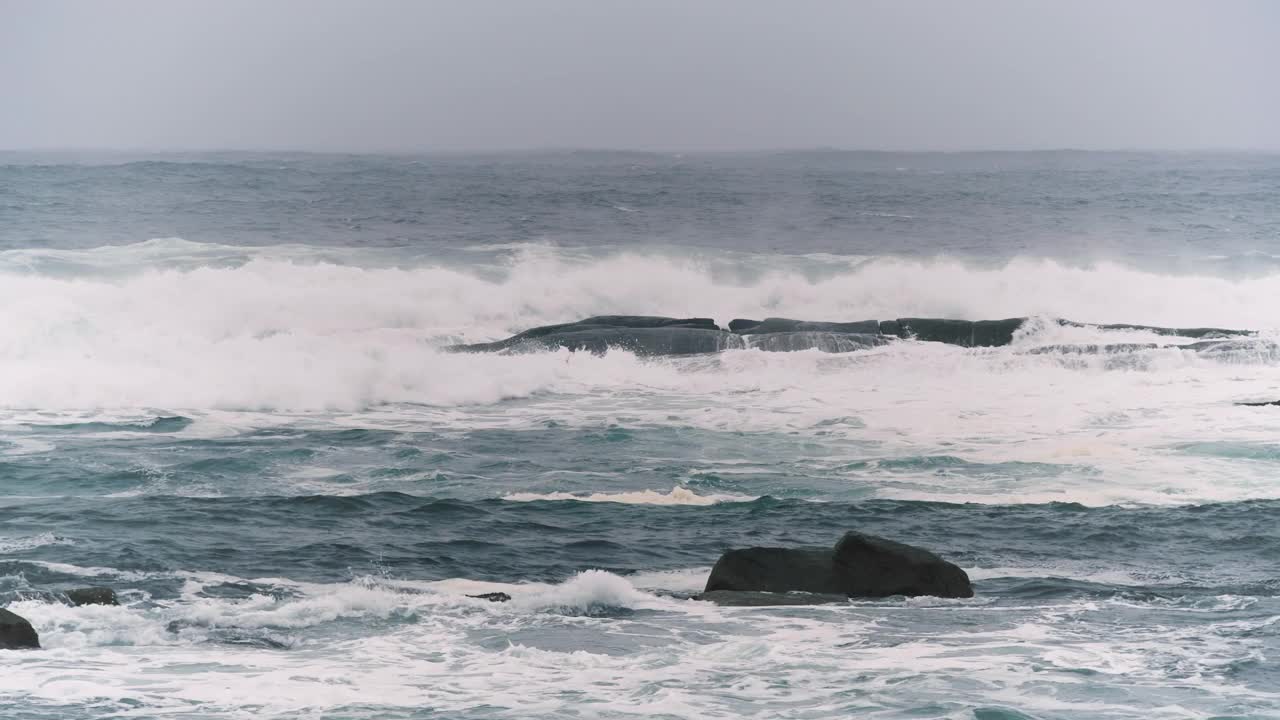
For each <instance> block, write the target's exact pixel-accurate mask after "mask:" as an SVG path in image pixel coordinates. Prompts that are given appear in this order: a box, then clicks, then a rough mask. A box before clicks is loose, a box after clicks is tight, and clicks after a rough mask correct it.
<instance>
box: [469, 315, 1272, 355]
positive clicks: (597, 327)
mask: <svg viewBox="0 0 1280 720" xmlns="http://www.w3.org/2000/svg"><path fill="white" fill-rule="evenodd" d="M1024 322H1026V318H1008V319H1005V320H954V319H949V318H898V319H897V320H880V321H876V320H857V321H852V322H815V321H809V320H792V319H790V318H765V319H764V320H748V319H742V318H738V319H735V320H733V321H732V322H730V323H729V330H728V331H725V330H722V329H720V328H719V327H717V326H716V324H715V321H713V320H712V319H710V318H668V317H654V316H648V315H600V316H596V317H590V318H587V319H585V320H579V321H578V322H572V323H561V324H558V325H544V326H541V327H535V328H530V329H528V330H525V331H524V332H521V333H519V334H517V335H513V336H511V337H509V338H507V339H505V340H498V341H496V342H489V343H477V344H474V345H455V346H452V347H449V348H446V350H448V351H451V352H502V351H521V350H547V349H555V348H565V349H568V350H574V351H578V350H584V351H587V352H591V353H596V354H601V353H605V352H608V351H609V350H610V349H613V348H617V349H620V350H627V351H630V352H634V353H637V354H639V355H694V354H703V353H714V352H720V351H722V350H734V349H741V348H755V349H759V350H766V351H772V352H785V351H792V350H808V349H813V348H816V349H819V350H824V351H826V352H850V351H854V350H862V349H865V348H868V347H875V346H877V345H881V344H884V343H886V342H888V341H889V339H891V338H897V339H912V340H919V341H923V342H940V343H946V344H948V345H958V346H960V347H1002V346H1005V345H1009V344H1010V343H1012V342H1013V336H1014V334H1015V333H1016V332H1017V331H1018V329H1019V328H1021V327H1022V325H1023V323H1024ZM1057 322H1058V323H1059V324H1061V325H1065V326H1069V327H1096V328H1101V329H1103V330H1147V331H1150V332H1154V333H1157V334H1160V335H1171V336H1175V335H1176V336H1181V337H1192V338H1202V339H1204V341H1205V342H1202V343H1197V344H1193V345H1191V346H1183V347H1185V348H1186V349H1189V350H1195V351H1197V352H1199V351H1207V352H1218V351H1222V352H1226V351H1229V350H1231V349H1232V348H1230V347H1227V346H1224V345H1222V344H1221V343H1224V342H1229V339H1230V338H1233V337H1237V336H1242V335H1251V334H1253V333H1252V332H1251V331H1247V330H1226V329H1222V328H1161V327H1155V326H1150V325H1127V324H1111V325H1090V324H1087V323H1079V322H1074V321H1071V320H1058V321H1057ZM1215 339H1216V340H1215ZM1224 339H1226V340H1224ZM1215 343H1216V344H1215ZM1117 347H1119V346H1117Z"/></svg>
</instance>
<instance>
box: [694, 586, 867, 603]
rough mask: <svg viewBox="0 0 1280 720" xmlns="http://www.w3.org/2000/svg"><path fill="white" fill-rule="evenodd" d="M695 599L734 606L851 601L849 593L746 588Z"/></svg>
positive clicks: (716, 592) (708, 593) (717, 592)
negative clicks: (785, 591) (753, 589)
mask: <svg viewBox="0 0 1280 720" xmlns="http://www.w3.org/2000/svg"><path fill="white" fill-rule="evenodd" d="M693 599H694V600H704V601H706V602H713V603H715V604H716V605H727V606H732V607H771V606H775V605H830V604H831V603H844V602H849V597H848V596H847V595H841V594H839V593H828V594H819V593H805V592H788V593H775V592H751V591H746V590H712V591H711V592H704V593H702V594H701V595H695V596H693Z"/></svg>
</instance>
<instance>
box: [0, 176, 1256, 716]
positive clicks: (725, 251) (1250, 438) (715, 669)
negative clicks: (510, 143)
mask: <svg viewBox="0 0 1280 720" xmlns="http://www.w3.org/2000/svg"><path fill="white" fill-rule="evenodd" d="M1278 312H1280V155H1265V154H1245V153H1229V154H1228V153H1223V154H1214V153H1181V154H1172V153H1164V154H1162V153H1095V152H1066V151H1063V152H1019V153H956V154H939V153H862V152H837V151H812V152H790V153H751V154H706V155H703V154H689V155H679V154H657V153H631V152H558V151H557V152H536V153H534V152H531V153H507V154H485V155H465V154H456V155H422V156H408V155H406V156H359V155H324V154H270V153H260V154H248V153H205V154H159V155H154V154H153V155H141V154H125V153H97V154H84V153H81V154H71V153H12V152H11V153H0V605H7V607H8V608H9V609H10V610H12V611H14V612H17V613H18V614H20V615H22V616H23V617H25V618H27V619H28V620H30V621H31V623H32V625H33V626H35V628H36V629H37V630H38V632H39V633H40V638H41V642H42V644H43V646H44V647H43V649H41V650H25V651H20V650H0V669H2V671H0V717H3V718H4V719H5V720H55V719H56V720H81V719H82V720H90V719H93V720H97V719H99V718H136V719H159V718H166V719H168V718H219V719H223V718H225V719H231V718H236V719H240V718H244V719H249V718H252V719H254V720H257V719H259V718H308V719H321V718H324V719H333V720H337V719H347V718H360V719H363V718H403V719H409V718H414V719H432V720H436V719H444V718H448V719H449V720H454V719H458V720H464V719H467V720H470V719H475V718H522V719H524V718H529V719H532V718H540V719H550V718H557V719H559V718H584V719H585V718H601V719H615V718H617V719H621V718H637V717H645V718H668V719H675V718H681V719H684V718H689V719H694V718H696V719H698V720H702V719H705V718H762V719H763V718H769V719H773V718H780V719H794V720H801V719H803V720H817V719H820V718H846V717H867V718H895V719H896V718H955V719H961V718H963V719H974V720H1022V719H1026V718H1035V719H1037V720H1050V719H1067V718H1072V719H1076V718H1078V719H1085V718H1087V719H1090V720H1094V719H1099V718H1218V719H1225V718H1266V717H1273V718H1274V717H1280V671H1278V670H1277V669H1276V661H1277V659H1278V658H1280V576H1278V574H1277V567H1280V530H1277V519H1280V477H1278V475H1280V407H1267V406H1263V407H1250V406H1242V405H1238V404H1237V403H1241V402H1260V401H1269V400H1277V399H1280V345H1277V342H1278V341H1280V334H1278V332H1280V315H1278ZM601 314H650V315H668V316H674V317H709V318H713V319H715V320H716V321H717V322H718V323H720V324H721V325H724V324H726V323H728V322H729V321H730V320H732V319H734V318H754V319H762V318H764V317H790V318H798V319H803V320H820V321H851V320H863V319H868V318H872V319H875V318H879V319H889V318H898V317H942V318H958V319H967V320H988V319H999V318H1007V317H1029V318H1032V320H1031V321H1029V322H1028V323H1026V324H1025V325H1024V327H1023V328H1022V329H1020V330H1019V331H1018V333H1017V335H1016V337H1015V338H1014V342H1013V343H1012V344H1010V345H1008V346H1004V347H977V348H969V347H956V346H952V345H945V344H941V343H931V342H920V341H913V340H903V341H900V342H893V343H891V344H888V345H885V346H883V347H876V348H872V349H866V350H861V351H857V352H849V353H825V352H820V351H818V350H804V351H799V352H762V351H760V350H758V349H746V350H729V351H726V352H723V353H718V354H710V355H690V356H684V357H643V356H637V355H635V354H632V353H629V352H626V351H625V350H621V349H614V350H610V351H609V352H607V353H605V354H603V355H594V354H591V353H587V352H579V353H574V352H569V351H567V350H549V351H544V352H532V353H511V354H501V353H486V354H458V353H447V352H443V351H442V348H444V347H445V346H447V345H451V344H455V343H476V342H484V341H491V340H497V339H501V338H504V337H507V336H509V335H511V334H513V333H516V332H519V331H521V330H524V329H527V328H530V327H534V326H538V325H546V324H551V323H561V322H571V321H575V320H579V319H581V318H585V317H588V316H592V315H601ZM1058 318H1067V319H1070V320H1074V321H1078V322H1080V323H1085V325H1082V326H1063V325H1060V324H1058V323H1056V322H1054V320H1056V319H1058ZM1095 323H1136V324H1146V325H1161V326H1169V327H1183V328H1188V327H1202V326H1208V327H1223V328H1238V329H1247V330H1254V331H1257V334H1256V335H1253V336H1250V337H1249V338H1248V339H1247V340H1246V341H1244V342H1241V343H1236V344H1234V345H1232V346H1231V347H1230V348H1228V349H1224V350H1221V351H1217V352H1201V351H1196V350H1192V349H1188V348H1181V347H1178V345H1179V344H1187V343H1190V342H1191V341H1192V339H1191V338H1176V337H1175V338H1170V337H1167V336H1157V335H1155V334H1154V333H1152V332H1151V331H1149V330H1144V329H1104V328H1099V327H1097V326H1096V325H1091V324H1095ZM847 530H859V531H864V532H869V533H874V534H877V535H881V536H884V537H887V538H891V539H894V540H898V541H901V542H907V543H911V544H913V545H918V546H921V547H925V548H928V549H930V550H932V551H934V552H936V553H938V554H939V555H941V556H942V557H944V558H946V559H948V560H950V561H952V562H955V563H956V564H958V565H960V566H961V567H962V568H964V569H965V570H966V572H967V573H968V574H969V576H970V578H971V579H972V580H973V582H974V590H975V593H976V594H975V597H973V598H972V599H966V600H944V599H937V598H925V597H922V598H911V599H905V598H887V599H876V600H857V599H855V600H851V601H849V602H848V603H840V604H830V605H816V606H783V607H724V606H717V605H713V604H710V603H706V602H701V601H698V600H694V599H691V598H692V596H693V595H695V594H697V593H698V592H699V591H700V590H701V589H702V587H703V585H704V584H705V582H706V578H707V575H708V573H709V571H710V568H711V566H712V565H713V564H714V563H715V561H716V559H717V558H718V557H719V555H720V553H722V552H723V551H725V550H727V549H730V548H735V547H747V546H753V545H766V546H768V545H777V546H807V545H827V546H829V545H830V544H832V543H834V542H835V540H836V539H837V538H838V537H839V536H840V535H841V534H842V533H844V532H845V531H847ZM89 585H104V586H108V587H111V588H112V589H114V590H115V591H116V592H117V593H118V595H119V598H120V603H121V604H120V605H119V606H84V607H71V606H69V605H65V604H62V603H60V602H57V601H56V600H55V599H53V598H52V596H51V595H50V593H55V592H57V591H60V590H65V589H67V588H73V587H82V586H89ZM487 592H504V593H507V594H509V595H510V596H511V601H510V602H505V603H492V602H487V601H484V600H479V599H474V598H469V597H467V596H468V595H471V594H479V593H487Z"/></svg>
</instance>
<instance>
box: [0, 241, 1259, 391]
mask: <svg viewBox="0 0 1280 720" xmlns="http://www.w3.org/2000/svg"><path fill="white" fill-rule="evenodd" d="M286 251H288V252H286ZM40 252H43V253H45V254H50V253H56V254H57V256H58V259H59V260H60V261H61V262H62V263H63V264H64V265H66V264H69V265H71V266H73V267H74V268H75V271H74V273H72V274H67V273H66V272H61V271H58V270H57V269H56V268H55V269H46V271H45V272H43V273H42V272H33V271H31V270H29V269H27V268H31V267H36V268H44V267H45V265H47V262H46V263H44V264H41V263H37V262H35V260H33V257H32V255H33V253H37V251H29V250H24V251H10V252H8V253H0V268H4V269H3V270H0V406H3V407H7V408H41V409H51V408H64V409H73V408H85V407H90V408H118V407H168V408H188V409H191V408H216V407H223V408H237V409H284V410H324V409H348V410H350V409H360V408H363V407H367V406H369V405H371V404H379V403H396V402H408V403H423V404H429V405H458V404H474V403H493V402H498V401H501V400H504V399H508V398H513V397H526V396H529V395H531V394H534V393H543V392H562V391H570V392H572V391H573V390H575V389H578V388H584V387H593V388H595V387H599V386H601V385H606V386H610V385H611V386H616V387H627V386H631V387H636V386H640V387H644V386H645V384H646V383H647V382H652V381H656V382H657V383H659V384H665V385H672V384H679V383H681V382H685V383H687V384H688V385H689V386H690V389H697V388H698V386H700V385H701V384H703V383H705V382H706V379H705V378H704V377H702V376H700V375H699V374H697V373H692V374H690V373H678V374H677V375H676V377H680V378H683V379H682V380H676V379H673V374H672V373H669V372H665V371H664V370H662V369H658V370H650V369H649V367H648V366H645V365H644V364H641V363H638V362H635V361H634V360H631V359H614V358H609V359H606V360H595V359H587V358H574V359H573V361H572V362H570V361H569V359H568V358H566V357H563V356H561V357H556V356H554V355H550V356H541V357H522V358H519V359H514V360H513V359H510V358H496V357H461V358H460V357H454V356H450V355H442V354H440V353H438V352H437V351H436V348H438V347H439V346H441V345H443V344H448V343H450V342H455V341H463V340H467V341H476V340H487V339H495V338H500V337H504V336H506V335H508V334H510V333H513V332H516V331H519V330H522V329H524V328H527V327H531V326H535V325H541V324H547V323H553V322H564V321H570V320H575V319H580V318H582V317H585V316H589V315H592V314H604V313H633V314H666V315H678V316H689V315H698V316H710V317H713V318H715V319H716V320H718V321H719V322H721V323H727V322H728V321H729V320H731V319H733V318H734V317H756V318H760V317H764V316H769V315H773V316H790V317H797V318H804V319H815V320H855V319H867V318H894V317H909V316H930V317H956V318H966V319H991V318H1000V317H1010V316H1028V315H1047V316H1061V317H1069V318H1072V319H1077V320H1084V321H1090V322H1133V323H1147V324H1163V325H1175V326H1183V327H1188V326H1197V325H1216V326H1226V327H1245V328H1250V329H1258V330H1267V329H1269V328H1273V327H1275V326H1276V325H1277V322H1278V321H1277V319H1276V316H1275V313H1274V308H1275V307H1278V306H1280V275H1275V276H1267V277H1261V278H1250V279H1241V280H1230V279H1225V278H1219V277H1201V276H1165V275H1153V274H1149V273H1145V272H1142V271H1138V270H1133V269H1127V268H1123V267H1120V266H1116V265H1110V264H1102V265H1098V266H1095V267H1091V268H1072V267H1066V266H1063V265H1060V264H1058V263H1055V262H1052V261H1046V260H1014V261H1012V262H1009V263H1008V264H1006V265H1004V266H1002V267H999V268H994V269H978V268H973V267H969V266H966V265H964V264H963V263H961V262H959V261H954V260H936V261H928V262H925V261H904V260H891V259H880V260H861V261H850V260H847V259H845V260H841V259H837V258H828V259H826V260H824V261H823V262H822V263H819V265H818V267H819V270H817V271H815V270H814V263H815V262H817V261H814V260H811V259H810V260H804V261H803V263H802V262H801V261H802V259H797V258H793V259H791V260H790V261H788V260H785V259H783V260H777V259H773V260H770V262H771V263H773V266H781V267H782V268H783V269H779V270H769V271H765V272H759V270H758V268H757V267H756V264H755V263H754V262H753V260H752V259H751V258H744V259H740V260H739V261H737V263H736V264H733V265H728V266H726V265H725V264H724V263H718V264H717V263H713V262H710V261H706V260H699V259H697V258H691V257H680V256H675V255H637V254H618V255H610V256H605V257H597V258H589V257H581V256H576V255H573V254H570V253H561V252H558V251H556V250H554V249H553V248H543V247H533V248H525V249H522V250H520V251H517V252H515V253H514V254H513V255H511V256H510V258H509V262H508V264H507V266H506V268H505V270H503V271H502V272H501V273H500V276H497V277H495V276H494V274H493V272H492V271H490V270H486V271H484V272H480V271H477V270H474V269H470V268H467V267H444V266H438V265H424V264H422V261H413V262H409V261H406V262H409V264H407V265H406V266H405V267H387V266H385V265H386V263H387V262H388V259H387V258H386V257H383V256H379V257H376V258H373V259H370V258H367V257H364V256H361V255H355V254H353V253H354V251H346V254H347V255H349V256H350V257H346V258H343V259H344V260H347V261H350V262H359V261H362V260H363V261H366V262H369V263H374V265H373V266H371V267H361V266H358V265H339V264H333V263H332V262H326V261H316V260H315V259H316V258H326V257H332V256H333V255H335V254H336V253H337V251H323V252H319V251H317V252H316V253H315V254H314V255H313V256H312V260H311V261H308V260H305V259H304V258H306V257H307V256H306V255H304V254H303V253H302V251H301V250H297V249H295V250H293V251H289V248H284V249H280V248H274V249H263V250H260V251H254V250H247V249H243V248H222V247H221V246H203V245H195V244H192V243H185V242H182V241H152V242H149V243H142V244H139V245H134V246H124V247H119V248H100V249H96V250H90V251H78V252H74V251H40ZM258 255H260V257H258ZM223 256H226V257H223ZM166 258H167V260H166ZM192 258H194V260H193V259H192ZM760 262H763V260H760ZM788 262H791V263H793V264H795V265H797V267H793V268H791V269H786V268H787V266H788ZM799 265H803V266H804V267H805V268H806V270H804V271H802V270H801V269H798V267H799ZM169 266H172V267H169ZM58 267H61V266H58ZM156 267H169V269H155V268H156ZM1058 332H1059V333H1061V332H1065V331H1062V330H1059V331H1058ZM1094 335H1095V336H1096V335H1097V333H1094ZM1080 336H1081V333H1079V332H1077V337H1080ZM1099 339H1102V340H1104V341H1105V340H1112V341H1116V340H1126V339H1140V338H1130V337H1122V336H1120V335H1118V334H1113V335H1111V336H1108V337H1105V338H1099V337H1094V340H1095V341H1096V340H1099ZM1046 340H1048V338H1046ZM942 362H943V363H944V364H949V361H945V360H944V361H942ZM1186 362H1189V361H1183V360H1178V359H1170V360H1167V361H1165V364H1166V365H1169V364H1172V365H1175V366H1177V365H1182V364H1185V363H1186ZM782 363H792V364H793V365H794V367H791V368H787V369H786V370H782V371H783V372H789V373H795V372H801V373H803V372H806V371H808V370H810V369H811V368H813V367H815V366H817V365H818V364H819V363H818V362H817V361H814V360H809V359H799V360H796V359H788V360H782V361H768V364H769V365H770V366H775V365H778V364H782ZM742 365H743V364H740V367H741V366H742ZM655 376H657V377H656V378H655ZM759 381H760V382H761V383H763V384H766V385H767V384H768V383H769V378H768V377H763V376H762V377H760V378H759ZM730 382H732V381H730ZM748 382H749V381H748ZM824 382H826V379H824Z"/></svg>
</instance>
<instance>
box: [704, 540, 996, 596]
mask: <svg viewBox="0 0 1280 720" xmlns="http://www.w3.org/2000/svg"><path fill="white" fill-rule="evenodd" d="M720 591H739V592H743V591H745V592H766V593H794V592H801V593H812V594H815V595H828V596H829V595H843V596H845V597H861V598H879V597H889V596H892V595H905V596H908V597H916V596H920V595H932V596H936V597H944V598H967V597H973V586H972V585H971V584H970V583H969V576H968V575H966V574H965V572H964V570H961V569H960V568H959V567H958V566H956V565H954V564H952V563H949V562H947V561H946V560H943V559H942V558H940V557H938V556H937V555H934V554H933V553H931V552H929V551H928V550H924V549H921V548H918V547H914V546H911V545H904V544H902V543H898V542H894V541H892V540H886V539H884V538H879V537H876V536H874V535H865V534H863V533H857V532H849V533H845V535H844V537H842V538H840V541H839V542H838V543H836V546H835V548H834V549H832V550H827V549H824V548H764V547H755V548H745V549H741V550H730V551H728V552H726V553H725V554H724V555H722V556H721V557H720V560H719V561H717V562H716V564H715V567H714V568H712V570H711V577H709V578H708V579H707V587H706V590H705V593H707V594H710V593H719V592H720ZM708 599H714V596H713V597H708Z"/></svg>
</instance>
